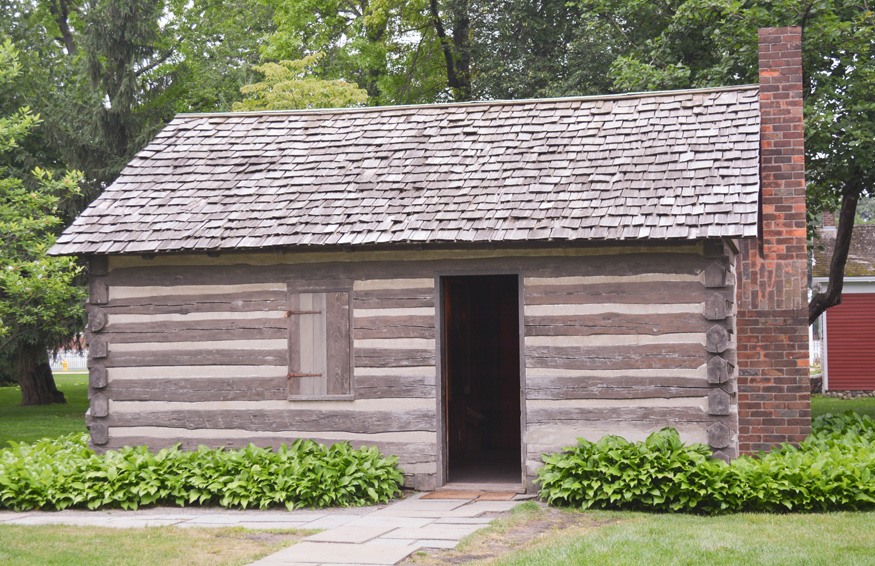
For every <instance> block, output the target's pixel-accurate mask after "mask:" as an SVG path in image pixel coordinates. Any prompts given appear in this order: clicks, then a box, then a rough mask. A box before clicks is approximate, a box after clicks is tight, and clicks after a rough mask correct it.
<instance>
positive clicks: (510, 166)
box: [51, 86, 759, 255]
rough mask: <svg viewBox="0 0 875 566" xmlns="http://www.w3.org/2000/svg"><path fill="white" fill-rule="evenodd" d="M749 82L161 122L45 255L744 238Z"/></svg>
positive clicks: (753, 215) (751, 105)
mask: <svg viewBox="0 0 875 566" xmlns="http://www.w3.org/2000/svg"><path fill="white" fill-rule="evenodd" d="M758 194H759V111H758V89H757V87H755V86H744V87H732V88H721V89H707V90H688V91H673V92H665V93H645V94H635V95H617V96H607V97H584V98H566V99H554V100H527V101H502V102H476V103H468V104H451V105H429V106H406V107H382V108H361V109H346V110H316V111H288V112H270V113H231V114H212V115H206V114H189V115H185V114H183V115H179V116H177V117H176V118H175V119H174V120H173V121H172V122H171V123H170V124H168V126H167V127H166V128H164V130H163V131H161V132H160V133H159V134H158V135H157V136H156V137H155V139H154V140H153V141H152V143H150V144H149V145H148V146H147V147H146V148H145V149H144V150H143V151H141V152H140V153H139V154H138V155H137V156H136V157H135V158H134V159H133V160H132V161H131V162H130V164H128V166H127V167H126V168H125V169H124V171H122V173H121V175H120V176H119V178H118V179H117V180H116V181H115V182H114V183H113V184H112V185H111V186H110V187H109V188H107V189H106V191H104V193H103V194H102V195H101V196H100V197H98V198H97V199H96V200H95V201H94V202H93V203H92V204H91V206H89V207H88V208H87V209H86V210H85V211H84V212H83V213H82V215H81V216H80V217H79V218H78V219H77V220H76V221H75V222H74V223H73V225H72V226H70V227H69V228H68V229H67V230H66V231H65V232H64V234H63V235H62V236H61V237H60V238H59V239H58V241H57V243H56V244H55V246H54V247H53V248H52V250H51V253H53V254H56V255H63V254H94V253H97V254H120V253H150V252H170V251H182V250H185V251H196V250H227V249H258V248H266V247H276V246H302V247H307V246H326V245H352V246H361V245H373V244H379V245H384V244H396V243H397V244H432V243H443V244H446V243H453V242H458V243H469V244H471V243H485V242H502V241H514V242H519V241H577V240H641V239H665V238H669V239H688V240H689V239H699V238H708V237H752V236H756V230H757V208H758Z"/></svg>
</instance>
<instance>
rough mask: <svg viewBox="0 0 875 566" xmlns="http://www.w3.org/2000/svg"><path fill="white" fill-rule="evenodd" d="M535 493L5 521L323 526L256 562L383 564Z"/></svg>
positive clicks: (29, 516)
mask: <svg viewBox="0 0 875 566" xmlns="http://www.w3.org/2000/svg"><path fill="white" fill-rule="evenodd" d="M529 497H531V496H518V495H516V494H514V493H488V492H487V493H483V492H476V491H438V492H433V493H428V494H423V493H418V494H415V495H412V496H409V497H407V498H406V499H402V500H400V501H398V502H395V503H392V504H391V505H384V506H375V507H358V508H346V509H322V510H297V511H279V510H271V511H234V510H228V509H216V508H192V507H189V508H180V509H176V508H166V507H164V508H154V509H143V510H138V511H120V510H112V511H81V510H65V511H58V512H42V511H33V512H25V513H14V512H11V511H0V524H5V525H49V524H54V525H58V524H64V525H80V526H94V527H117V528H126V527H127V528H129V527H149V526H178V527H243V528H247V529H320V530H321V531H322V532H320V533H317V534H314V535H310V536H308V537H305V538H304V539H302V540H301V541H300V542H298V543H297V544H294V545H292V546H290V547H288V548H285V549H283V550H280V551H279V552H277V553H275V554H271V555H270V556H267V557H265V558H262V559H261V560H258V561H256V562H254V563H252V566H256V565H257V566H317V565H323V566H329V565H330V566H353V565H355V566H358V565H371V566H381V565H390V564H397V563H398V562H400V561H402V560H404V559H405V558H407V557H408V556H410V555H411V554H413V553H414V552H416V551H418V550H420V549H422V548H455V546H456V545H457V544H459V541H460V540H461V539H462V538H464V537H466V536H468V535H469V534H471V533H473V532H475V531H477V530H479V529H482V528H483V527H485V526H487V525H488V524H489V523H490V522H491V521H492V520H493V519H494V517H495V514H496V513H504V512H507V511H510V510H511V509H512V508H513V507H515V506H516V505H517V504H518V503H520V500H521V499H528V498H529ZM484 515H489V516H486V517H485V516H484Z"/></svg>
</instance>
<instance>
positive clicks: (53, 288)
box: [0, 40, 85, 405]
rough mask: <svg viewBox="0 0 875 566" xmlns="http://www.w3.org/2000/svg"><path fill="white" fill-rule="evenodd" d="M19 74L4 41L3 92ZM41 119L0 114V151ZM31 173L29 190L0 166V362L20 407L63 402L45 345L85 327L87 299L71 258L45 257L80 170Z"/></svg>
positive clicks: (0, 60)
mask: <svg viewBox="0 0 875 566" xmlns="http://www.w3.org/2000/svg"><path fill="white" fill-rule="evenodd" d="M19 73H20V65H19V63H18V61H17V51H16V50H15V48H14V47H13V46H12V43H11V41H9V40H7V41H6V42H5V43H4V44H2V45H0V90H2V89H3V87H6V86H8V85H9V83H11V82H12V81H14V80H15V78H16V77H17V76H18V75H19ZM38 120H39V118H38V117H37V116H35V115H34V114H32V113H31V112H30V110H29V109H28V108H21V109H20V110H19V111H18V112H17V113H16V114H14V115H11V116H7V117H2V118H0V154H2V155H5V154H7V153H8V152H10V151H12V150H15V149H16V148H17V145H18V142H19V140H21V139H22V138H24V137H26V135H27V133H28V132H29V131H30V130H31V129H32V128H33V127H34V126H35V125H36V124H37V123H38ZM33 178H34V183H33V184H34V185H35V186H34V187H33V188H30V187H27V186H25V183H24V181H23V180H22V179H21V178H18V177H16V176H14V175H13V174H12V171H11V170H10V169H9V168H8V167H0V242H2V253H0V366H2V367H3V368H4V371H6V372H8V373H11V374H12V375H14V376H15V377H16V379H17V380H18V382H19V384H20V385H21V394H22V405H39V404H46V403H63V402H65V399H64V395H63V394H62V393H60V392H59V391H58V390H57V388H56V387H55V382H54V379H53V378H52V372H51V369H50V368H49V363H48V353H47V350H48V349H51V348H56V347H58V346H59V345H60V344H61V343H62V342H64V341H65V340H67V339H68V338H69V336H70V335H72V334H75V333H76V332H77V331H78V330H80V329H81V328H82V325H83V304H82V303H83V301H84V297H85V293H84V291H83V289H82V288H81V287H79V286H77V284H76V283H77V278H78V276H79V274H80V272H81V268H80V267H79V266H77V265H76V262H75V260H74V259H73V258H53V257H47V256H46V255H45V252H46V251H47V250H48V248H49V247H50V246H51V245H52V244H53V243H54V241H55V238H56V236H57V233H58V231H59V229H60V228H61V227H62V226H63V220H62V219H61V217H60V216H59V215H58V205H59V203H60V201H61V200H62V199H66V198H71V197H73V196H75V195H76V194H77V192H78V188H77V184H78V182H79V181H80V180H81V174H79V173H75V172H74V173H69V174H67V175H66V176H64V177H63V178H62V179H60V180H56V179H55V178H54V177H53V176H52V174H51V173H49V172H47V171H44V170H41V169H35V170H34V171H33Z"/></svg>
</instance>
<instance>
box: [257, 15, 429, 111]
mask: <svg viewBox="0 0 875 566" xmlns="http://www.w3.org/2000/svg"><path fill="white" fill-rule="evenodd" d="M266 2H267V3H268V4H269V5H270V6H271V7H272V8H273V9H274V10H275V15H274V23H275V25H276V31H275V32H274V33H273V34H271V35H269V36H268V37H267V39H266V43H265V45H264V47H263V49H262V52H263V56H264V58H265V59H266V60H268V61H276V60H294V59H301V58H303V57H306V56H309V55H313V54H316V53H320V52H321V53H324V54H325V57H323V58H322V59H321V60H320V62H319V66H318V69H316V71H317V74H318V76H319V77H320V78H322V79H325V80H336V79H344V80H346V81H348V82H352V83H356V84H358V85H359V86H361V87H362V88H363V89H365V90H366V91H367V92H368V97H369V99H370V101H371V104H374V105H378V106H379V105H385V104H409V103H417V102H432V101H434V100H436V99H438V98H439V97H440V96H441V93H442V92H443V91H444V90H445V87H446V83H445V80H444V79H443V78H441V77H439V76H437V72H438V71H439V70H440V64H441V63H440V61H442V59H439V58H441V57H442V54H441V52H440V51H439V49H438V48H437V46H436V45H435V36H434V31H433V27H432V21H431V17H430V15H429V13H428V11H427V5H428V0H352V1H346V0H343V1H341V0H266Z"/></svg>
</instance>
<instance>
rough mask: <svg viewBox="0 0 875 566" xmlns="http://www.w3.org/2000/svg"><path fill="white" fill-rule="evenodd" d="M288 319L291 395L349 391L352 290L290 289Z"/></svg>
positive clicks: (345, 392) (330, 393) (322, 395)
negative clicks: (314, 290)
mask: <svg viewBox="0 0 875 566" xmlns="http://www.w3.org/2000/svg"><path fill="white" fill-rule="evenodd" d="M288 319H289V395H290V396H296V397H297V396H300V397H311V396H312V397H324V396H335V395H347V394H349V392H350V341H349V340H350V332H349V292H348V291H332V292H290V293H289V312H288Z"/></svg>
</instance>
